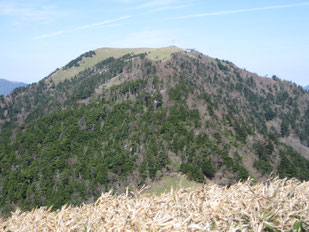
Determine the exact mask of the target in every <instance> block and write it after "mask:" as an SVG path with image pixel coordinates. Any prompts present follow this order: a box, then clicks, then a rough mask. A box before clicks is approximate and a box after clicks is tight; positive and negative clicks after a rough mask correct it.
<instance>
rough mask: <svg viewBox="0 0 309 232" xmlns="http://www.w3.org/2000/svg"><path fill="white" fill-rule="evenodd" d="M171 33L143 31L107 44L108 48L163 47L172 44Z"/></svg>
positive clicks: (165, 31)
mask: <svg viewBox="0 0 309 232" xmlns="http://www.w3.org/2000/svg"><path fill="white" fill-rule="evenodd" d="M173 37H174V36H173V33H172V32H171V31H167V30H151V29H145V30H143V31H139V32H133V33H130V34H128V35H127V36H125V38H124V39H121V40H116V41H114V42H111V43H110V44H108V46H109V47H122V48H124V47H127V48H128V47H130V48H131V47H164V46H169V45H171V44H172V41H173V40H174V38H173Z"/></svg>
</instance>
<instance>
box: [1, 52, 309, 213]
mask: <svg viewBox="0 0 309 232" xmlns="http://www.w3.org/2000/svg"><path fill="white" fill-rule="evenodd" d="M308 145H309V92H307V91H305V90H304V89H303V88H302V87H301V86H298V85H296V84H294V83H292V82H288V81H282V80H280V79H279V78H278V77H276V76H273V77H272V78H263V77H260V76H258V75H256V74H254V73H251V72H248V71H246V70H244V69H240V68H238V67H237V66H235V65H234V64H233V63H232V62H229V61H225V60H219V59H214V58H211V57H209V56H206V55H203V54H202V53H199V52H197V51H194V50H182V49H180V48H176V47H167V48H160V49H151V48H142V49H137V48H136V49H112V48H102V49H97V50H94V51H90V52H86V53H84V54H82V55H81V56H79V57H77V58H76V59H74V60H72V61H71V62H69V63H68V64H67V65H65V66H63V67H62V68H60V69H57V70H56V71H55V72H53V73H52V74H51V75H49V76H48V77H46V78H44V79H42V80H41V81H39V82H38V83H33V84H31V85H29V86H27V87H25V88H18V89H16V90H14V91H13V92H12V93H11V94H9V95H7V96H0V210H1V209H2V210H3V212H7V211H9V210H12V209H14V208H15V207H16V206H19V207H21V208H22V209H31V208H33V207H36V206H40V205H46V206H50V205H54V208H60V207H61V206H62V205H64V204H66V203H72V204H79V203H82V202H89V201H93V200H95V199H96V198H97V197H99V196H100V195H101V192H104V191H108V190H110V189H114V190H115V191H123V190H124V189H125V187H126V186H142V185H143V184H150V183H153V182H156V181H158V180H160V179H161V178H162V176H166V175H170V174H171V175H172V174H175V173H177V172H182V173H184V174H186V176H187V177H188V178H189V179H191V180H195V181H197V182H205V181H208V180H209V179H211V180H212V181H213V182H215V183H219V184H228V185H230V184H232V183H235V182H237V181H239V180H246V179H247V178H248V177H249V176H252V177H253V178H255V179H256V180H265V179H266V178H267V177H268V176H269V174H270V173H272V172H273V173H274V175H279V176H280V177H288V178H290V177H296V178H298V179H300V180H309V160H308V159H309V147H308Z"/></svg>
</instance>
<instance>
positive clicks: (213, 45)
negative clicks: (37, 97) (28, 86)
mask: <svg viewBox="0 0 309 232" xmlns="http://www.w3.org/2000/svg"><path fill="white" fill-rule="evenodd" d="M169 45H176V46H178V47H181V48H195V49H197V50H199V51H200V52H202V53H204V54H206V55H209V56H212V57H217V58H220V59H225V60H230V61H232V62H233V63H235V64H236V65H238V66H239V67H241V68H246V69H247V70H249V71H252V72H255V73H258V74H259V75H261V76H272V75H273V74H275V75H277V76H278V77H280V78H282V79H286V80H292V81H293V82H296V83H297V84H300V85H308V84H309V1H295V0H267V1H266V0H260V1H252V0H251V1H248V0H234V1H231V0H88V1H79V0H75V1H71V0H68V1H63V0H62V1H60V0H53V1H52V0H0V78H5V79H8V80H16V81H24V82H28V83H32V82H36V81H39V80H40V79H42V78H44V77H45V76H47V75H48V74H49V73H51V72H52V71H53V70H55V69H56V68H57V67H62V66H63V65H65V64H66V63H68V62H69V61H70V60H72V59H74V58H76V57H77V56H79V55H80V54H81V53H83V52H86V51H88V50H92V49H96V48H100V47H163V46H169Z"/></svg>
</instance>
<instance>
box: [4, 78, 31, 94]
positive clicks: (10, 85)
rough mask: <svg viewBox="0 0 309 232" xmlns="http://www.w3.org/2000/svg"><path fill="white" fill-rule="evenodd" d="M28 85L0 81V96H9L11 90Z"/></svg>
mask: <svg viewBox="0 0 309 232" xmlns="http://www.w3.org/2000/svg"><path fill="white" fill-rule="evenodd" d="M27 85H28V84H26V83H23V82H15V81H8V80H5V79H0V95H1V94H9V93H10V92H11V91H12V90H13V89H15V88H17V87H22V86H27Z"/></svg>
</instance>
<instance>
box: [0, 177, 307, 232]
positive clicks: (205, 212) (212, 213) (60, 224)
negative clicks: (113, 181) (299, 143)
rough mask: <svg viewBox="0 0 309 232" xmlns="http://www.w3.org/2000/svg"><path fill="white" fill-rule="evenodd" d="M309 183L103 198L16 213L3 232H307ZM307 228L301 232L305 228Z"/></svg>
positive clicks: (210, 187)
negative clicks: (87, 202) (51, 208)
mask: <svg viewBox="0 0 309 232" xmlns="http://www.w3.org/2000/svg"><path fill="white" fill-rule="evenodd" d="M308 224H309V182H299V181H298V180H295V179H291V180H280V179H273V180H270V181H268V182H265V183H261V184H256V185H251V181H250V180H249V181H247V182H245V183H238V184H235V185H232V186H230V187H229V188H227V187H222V186H218V185H215V184H207V185H204V186H203V188H201V189H199V190H194V191H189V190H184V189H181V190H179V191H177V192H173V191H171V192H170V193H167V194H163V195H161V196H155V195H153V196H145V195H143V194H141V191H139V192H137V191H136V192H133V193H132V194H129V193H126V194H123V195H120V196H114V195H111V194H110V193H104V194H102V196H101V197H100V198H99V199H98V200H97V201H96V202H95V203H93V204H87V205H82V206H80V207H72V206H64V207H63V208H62V209H61V210H58V211H55V212H51V211H50V210H48V209H46V208H39V209H35V210H33V211H31V212H26V213H21V212H20V211H19V210H17V211H16V212H15V213H13V214H12V216H11V217H10V218H8V219H7V220H1V221H0V229H2V230H4V231H307V230H308ZM302 228H303V229H302Z"/></svg>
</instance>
